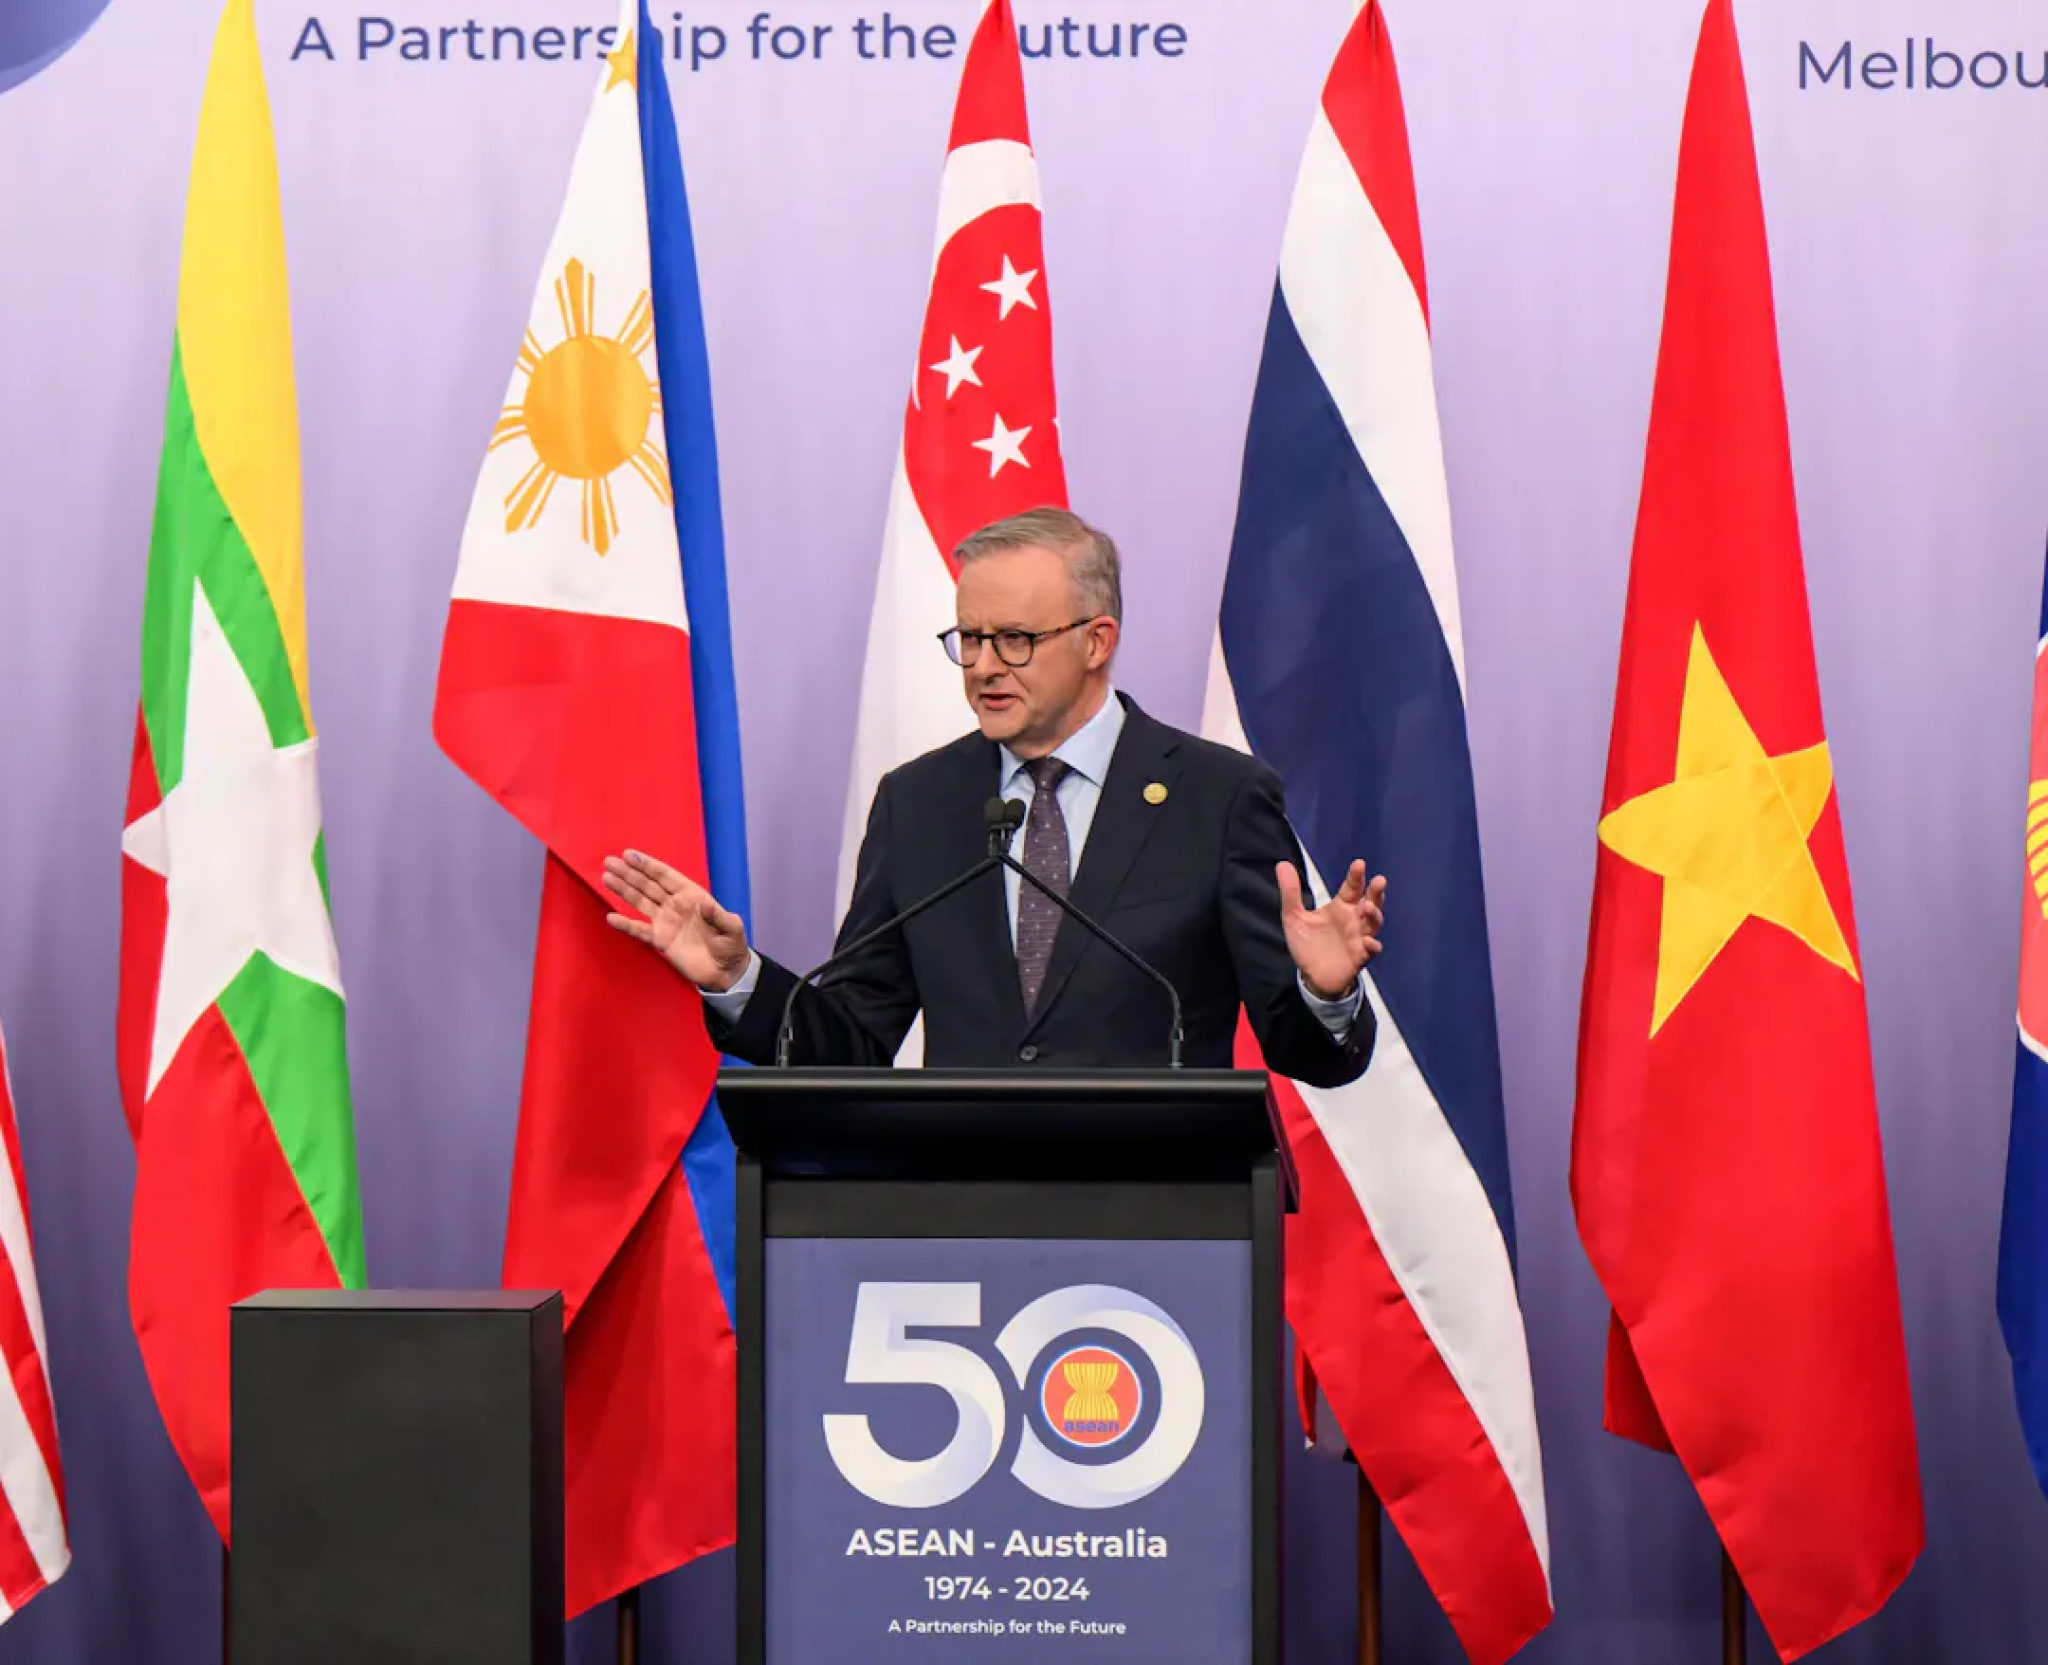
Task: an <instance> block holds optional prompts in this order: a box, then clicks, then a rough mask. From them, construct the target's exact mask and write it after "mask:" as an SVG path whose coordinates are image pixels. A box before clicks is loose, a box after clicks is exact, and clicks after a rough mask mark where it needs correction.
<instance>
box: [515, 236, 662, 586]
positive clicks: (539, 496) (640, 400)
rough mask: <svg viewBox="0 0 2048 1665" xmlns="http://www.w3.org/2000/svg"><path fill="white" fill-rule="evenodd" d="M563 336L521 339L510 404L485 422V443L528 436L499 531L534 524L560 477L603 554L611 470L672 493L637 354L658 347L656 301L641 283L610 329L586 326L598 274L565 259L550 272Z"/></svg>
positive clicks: (657, 406) (656, 403) (613, 523)
mask: <svg viewBox="0 0 2048 1665" xmlns="http://www.w3.org/2000/svg"><path fill="white" fill-rule="evenodd" d="M555 303H556V305H557V306H558V307H560V309H561V314H562V339H561V340H560V341H558V342H556V343H555V344H554V345H553V346H551V347H543V346H542V344H541V341H540V338H539V337H538V336H536V335H535V334H534V332H533V331H532V330H531V329H529V330H528V331H527V332H526V339H525V341H524V342H522V343H521V344H520V348H519V369H518V374H519V375H520V376H521V377H523V378H524V380H523V381H522V382H521V383H520V384H519V386H518V389H517V392H518V399H517V402H516V403H513V404H508V405H507V406H506V407H505V409H504V413H503V414H502V415H500V416H499V418H498V425H497V426H496V427H495V428H494V429H492V430H491V446H490V448H491V449H492V450H493V451H495V450H497V449H498V447H499V446H501V445H509V444H512V443H513V442H514V441H517V440H524V441H526V442H527V443H528V444H530V445H531V446H532V448H533V466H532V467H531V468H529V469H528V470H527V471H526V472H525V473H524V474H522V475H521V476H520V477H519V483H518V484H517V485H515V486H514V487H513V488H512V489H511V490H510V491H509V492H507V493H506V494H505V530H506V531H508V532H524V531H530V530H531V529H532V528H533V527H535V526H538V525H539V524H540V519H541V516H542V515H543V514H544V513H546V511H547V506H548V499H549V498H551V497H552V496H553V495H554V491H555V487H556V486H557V485H558V484H559V483H560V482H561V481H562V479H563V478H564V477H567V478H568V479H571V480H575V481H577V482H579V483H580V484H581V486H582V488H583V519H582V536H583V541H584V542H585V543H586V544H588V545H589V546H590V547H591V548H592V549H594V550H596V551H597V553H598V554H600V555H602V554H604V553H605V552H606V551H607V550H609V549H610V548H611V546H612V540H613V539H614V538H616V537H617V536H618V532H619V511H618V503H617V501H616V499H615V498H614V497H613V494H612V477H613V476H614V475H616V474H617V473H618V472H619V470H620V469H622V468H631V469H632V470H633V472H634V473H635V474H637V475H639V476H640V478H641V479H642V480H644V481H646V483H647V488H648V490H650V491H652V492H653V493H654V495H655V497H656V498H657V499H658V500H659V501H660V502H662V503H664V504H667V503H669V502H671V501H673V493H672V490H671V487H670V485H669V475H668V457H667V456H666V455H665V454H664V452H663V451H662V448H661V442H660V440H659V439H658V438H657V437H656V433H655V429H654V419H655V417H657V416H658V415H659V414H660V413H661V390H660V388H659V387H658V386H656V384H655V379H654V377H653V376H651V375H650V374H649V373H648V370H647V365H646V364H645V363H644V362H643V360H645V358H646V356H647V355H648V354H649V353H651V352H652V351H653V350H654V306H653V302H652V300H651V299H650V298H649V296H648V293H647V291H646V290H644V289H643V290H642V291H641V292H640V297H639V299H638V300H636V301H634V303H633V306H632V310H631V311H629V312H628V313H627V314H626V321H625V323H624V324H623V325H622V326H620V329H619V333H618V334H617V335H615V336H612V335H603V334H600V333H599V332H598V331H597V330H596V329H595V328H594V327H593V325H592V322H591V320H592V317H593V315H594V313H595V311H596V306H597V278H596V276H595V275H594V274H593V273H592V272H591V271H590V270H589V269H588V268H587V267H586V266H585V265H584V264H583V262H582V261H580V260H571V261H570V262H569V263H568V264H567V265H566V266H565V267H563V269H562V275H561V276H560V277H559V278H557V279H556V280H555Z"/></svg>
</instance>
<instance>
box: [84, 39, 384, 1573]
mask: <svg viewBox="0 0 2048 1665" xmlns="http://www.w3.org/2000/svg"><path fill="white" fill-rule="evenodd" d="M300 539H301V525H300V501H299V452H298V414H297V403H296V393H295V390H294V381H293V371H292V345H291V315H290V305H289V298H288V292H287V284H286V272H285V249H284V226H283V216H282V211H281V207H280V202H279V192H278V180H277V163H276V156H275V150H274V147H273V144H272V137H271V125H270V108H269V102H268V99H267V96H266V94H265V91H264V85H263V67H262V59H261V57H260V55H259V52H258V46H257V38H256V26H255V19H254V13H253V8H252V3H251V0H229V4H228V5H227V7H226V9H225V11H224V12H223V14H222V17H221V22H220V27H219V31H218V33H217V35H216V37H215V41H214V46H213V58H212V62H211V65H210V67H209V69H208V72H207V80H206V90H205V94H204V97H203V99H202V102H201V105H200V112H199V131H198V138H197V142H196V144H195V146H194V151H193V159H192V175H191V184H190V189H189V195H188V198H187V206H186V218H185V239H184V254H183V261H182V265H181V268H180V271H179V276H178V312H177V333H176V339H175V342H174V345H173V350H172V355H171V374H170V394H169V399H168V402H167V406H166V410H165V415H164V438H163V455H162V460H161V463H160V465H159V470H158V481H157V500H156V520H155V524H154V527H153V529H152V533H151V538H150V549H149V574H148V581H147V588H146V591H145V594H144V600H143V619H142V676H141V701H140V705H141V709H140V712H139V714H138V717H137V722H136V730H135V745H134V750H133V753H132V755H131V758H130V772H129V785H128V807H127V814H126V817H125V828H124V831H123V833H122V838H121V848H122V853H123V858H124V859H123V861H122V864H121V887H122V893H121V979H120V1011H119V1017H118V1029H117V1057H118V1064H119V1072H120V1079H121V1096H122V1102H123V1106H124V1108H125V1110H126V1112H127V1117H128V1126H129V1131H130V1134H131V1135H132V1137H133V1138H134V1141H135V1170H136V1171H135V1197H134V1203H133V1208H132V1216H131V1222H130V1234H129V1256H128V1302H129V1310H130V1314H131V1316H132V1319H133V1322H134V1326H135V1336H136V1341H137V1343H138V1344H139V1346H140V1347H141V1350H142V1357H143V1363H144V1365H145V1366H146V1367H147V1370H148V1373H149V1379H150V1385H151V1387H152V1388H153V1389H154V1391H155V1394H156V1401H157V1406H158V1409H159V1411H160V1412H161V1414H162V1416H163V1419H164V1427H165V1429H166V1431H167V1432H168V1433H169V1435H170V1438H171V1443H172V1445H173V1446H175V1447H176V1449H177V1452H178V1455H179V1457H180V1459H181V1460H182V1461H183V1463H184V1465H185V1468H186V1470H187V1472H188V1473H189V1474H190V1475H191V1477H192V1483H193V1485H194V1486H195V1487H196V1488H197V1489H198V1492H199V1495H200V1498H201V1500H202V1501H203V1502H204V1503H205V1505H206V1507H207V1510H208V1512H209V1513H210V1514H211V1515H212V1517H213V1521H214V1524H215V1526H216V1527H218V1528H219V1530H220V1532H221V1535H222V1536H223V1537H226V1536H227V1534H228V1528H229V1496H228V1466H229V1465H228V1436H229V1428H228V1308H229V1306H230V1305H232V1304H233V1303H234V1302H235V1301H238V1300H241V1299H242V1298H244V1297H245V1296H248V1295H251V1294H253V1293H255V1292H257V1291H258V1290H262V1289H266V1288H332V1287H336V1286H346V1287H360V1286H361V1285H362V1283H363V1233H362V1211H361V1206H360V1203H359V1200H358V1195H357V1182H356V1156H355V1131H354V1120H353V1112H352V1110H351V1108H350V1102H349V1082H348V1060H347V1049H346V1045H345V1034H344V1006H343V997H342V986H341V977H340V970H339V963H338V960H337V956H336V953H335V945H334V933H333V927H332V924H331V921H330V918H329V909H328V898H327V859H326V846H325V843H324V841H323V838H322V834H321V820H320V794H319V781H318V773H317V764H316V760H317V753H318V741H317V739H316V737H315V732H314V726H313V718H312V706H311V702H310V699H309V696H308V678H307V667H306V621H305V581H304V572H303V564H302V562H303V558H302V553H301V547H300Z"/></svg>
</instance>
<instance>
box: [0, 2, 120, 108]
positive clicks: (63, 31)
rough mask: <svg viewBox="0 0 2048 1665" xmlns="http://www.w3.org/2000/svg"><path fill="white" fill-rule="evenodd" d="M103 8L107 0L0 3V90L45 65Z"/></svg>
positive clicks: (70, 44)
mask: <svg viewBox="0 0 2048 1665" xmlns="http://www.w3.org/2000/svg"><path fill="white" fill-rule="evenodd" d="M106 9H107V0H6V3H5V4H4V5H0V93H4V92H6V91H7V89H8V88H10V87H15V86H19V85H20V84H21V83H22V82H23V81H26V80H27V79H28V78H29V77H30V76H31V75H34V74H36V73H37V72H38V71H39V70H44V69H48V68H49V67H50V65H52V64H54V63H55V62H56V61H57V60H58V59H59V58H61V57H63V56H64V54H65V53H66V52H68V51H70V50H71V48H72V47H73V46H74V45H76V44H77V42H78V40H79V37H80V36H82V35H83V34H84V33H85V32H86V30H88V29H90V28H91V27H92V26H93V24H94V23H96V22H98V21H99V15H100V13H101V12H103V11H105V10H106Z"/></svg>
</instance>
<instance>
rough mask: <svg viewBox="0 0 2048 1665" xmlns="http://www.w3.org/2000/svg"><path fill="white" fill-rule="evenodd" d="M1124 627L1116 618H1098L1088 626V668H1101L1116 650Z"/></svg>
mask: <svg viewBox="0 0 2048 1665" xmlns="http://www.w3.org/2000/svg"><path fill="white" fill-rule="evenodd" d="M1122 634H1123V628H1122V626H1120V625H1119V624H1118V623H1117V622H1116V620H1115V619H1097V620H1096V621H1095V622H1094V623H1093V624H1091V625H1089V627H1088V668H1089V669H1090V670H1091V671H1096V670H1100V669H1101V668H1102V667H1103V666H1104V665H1107V664H1108V663H1109V661H1110V657H1111V655H1113V654H1114V653H1115V652H1116V644H1117V640H1118V638H1119V637H1120V636H1122Z"/></svg>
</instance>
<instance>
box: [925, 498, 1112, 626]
mask: <svg viewBox="0 0 2048 1665" xmlns="http://www.w3.org/2000/svg"><path fill="white" fill-rule="evenodd" d="M1004 549H1050V550H1051V551H1053V553H1054V554H1056V555H1061V556H1064V557H1065V558H1066V563H1067V575H1068V577H1069V578H1071V579H1072V580H1073V585H1074V599H1075V600H1076V601H1077V602H1079V603H1080V605H1081V606H1082V607H1084V608H1085V609H1087V612H1088V616H1089V617H1090V618H1101V617H1107V618H1112V619H1115V620H1116V621H1117V623H1118V624H1122V623H1123V619H1124V582H1123V567H1122V565H1121V563H1120V562H1119V561H1118V560H1117V553H1116V543H1115V541H1114V540H1113V539H1111V537H1110V535H1109V534H1108V533H1107V532H1104V531H1101V530H1099V529H1097V528H1096V527H1093V526H1090V525H1089V524H1088V522H1087V521H1085V520H1083V519H1082V518H1081V517H1080V516H1079V515H1077V514H1073V513H1071V512H1070V511H1068V510H1066V509H1051V508H1045V509H1026V510H1024V511H1023V512H1022V513H1020V514H1014V515H1005V516H1004V517H1003V518H1002V519H1001V520H994V521H990V522H989V524H988V525H986V526H984V527H983V528H982V529H981V530H980V531H978V532H970V533H969V534H968V535H967V536H966V537H964V538H962V539H961V540H960V543H959V546H958V547H957V548H956V549H955V550H954V551H953V559H954V560H955V561H956V562H958V563H959V564H960V565H961V566H963V567H964V566H966V565H967V564H968V563H969V562H970V561H978V560H980V559H981V557H982V556H984V555H993V554H995V553H996V552H997V551H999V550H1004Z"/></svg>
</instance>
